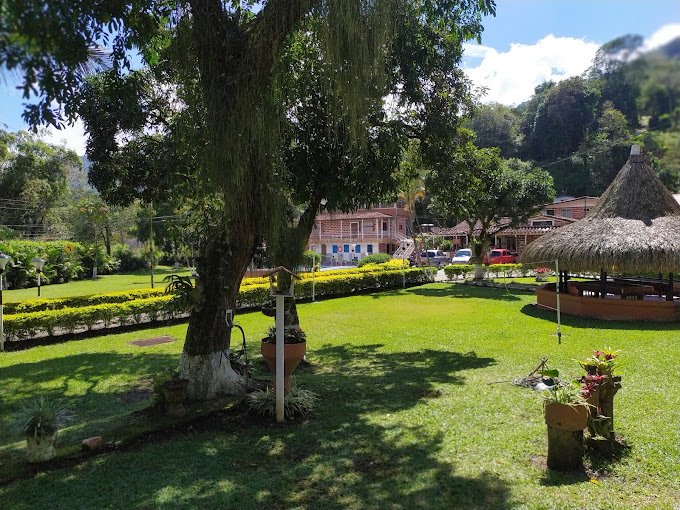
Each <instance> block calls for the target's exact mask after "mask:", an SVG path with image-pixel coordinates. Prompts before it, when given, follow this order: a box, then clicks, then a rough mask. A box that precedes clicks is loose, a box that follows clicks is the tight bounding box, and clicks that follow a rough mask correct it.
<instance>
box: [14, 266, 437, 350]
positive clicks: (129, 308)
mask: <svg viewBox="0 0 680 510" xmlns="http://www.w3.org/2000/svg"><path fill="white" fill-rule="evenodd" d="M434 274H435V273H434V271H433V270H432V269H429V268H411V269H406V270H405V271H400V270H399V271H379V272H373V273H364V274H349V275H348V274H331V275H320V276H319V277H317V278H316V279H315V281H314V282H312V280H311V279H304V280H302V281H301V282H299V283H298V284H297V285H296V286H295V295H296V298H297V299H298V300H300V301H304V300H307V299H311V297H312V285H313V284H314V292H315V295H316V296H318V297H330V296H343V295H349V294H353V293H356V292H363V291H368V290H371V291H373V290H381V289H389V288H395V287H400V286H401V285H402V282H403V280H404V279H405V281H406V284H407V285H419V284H423V283H428V282H431V281H432V280H433V278H434ZM148 290H149V291H151V290H152V289H148ZM138 292H143V291H138ZM160 292H162V291H160ZM111 294H121V295H127V296H129V295H130V294H131V292H127V293H125V292H122V293H111ZM99 296H100V297H101V296H107V295H106V294H101V295H99ZM109 296H110V294H109ZM85 297H90V298H91V297H92V296H85ZM65 299H67V298H65ZM172 299H173V296H172V295H160V296H155V297H146V298H142V299H133V300H128V301H125V302H115V303H103V304H97V305H91V306H80V307H78V308H62V309H46V310H43V311H38V312H30V313H15V314H8V315H6V316H5V334H6V335H7V339H8V340H14V339H18V340H21V339H25V338H30V337H31V336H34V335H35V334H36V333H38V332H46V333H48V334H49V335H54V334H55V332H57V331H58V330H63V331H67V332H74V331H75V330H77V329H80V328H87V329H92V328H93V327H94V326H95V325H96V324H100V323H103V324H104V326H105V327H108V325H109V324H111V323H112V322H113V321H117V322H118V323H119V324H132V323H140V322H141V321H142V320H143V319H144V317H145V316H146V317H147V318H148V319H150V320H151V321H155V320H158V319H167V318H171V317H173V316H174V315H175V314H177V313H181V310H177V309H176V307H174V306H171V305H170V302H171V301H172ZM268 299H269V283H266V284H254V285H248V286H245V287H244V288H241V291H240V292H239V297H238V302H237V307H238V308H239V309H248V308H255V307H260V306H261V305H262V303H263V302H265V301H267V300H268ZM187 311H188V310H187Z"/></svg>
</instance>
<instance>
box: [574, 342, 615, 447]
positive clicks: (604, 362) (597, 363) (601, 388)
mask: <svg viewBox="0 0 680 510" xmlns="http://www.w3.org/2000/svg"><path fill="white" fill-rule="evenodd" d="M578 363H579V365H581V368H583V370H584V371H585V372H586V375H585V376H584V377H583V378H582V379H581V380H582V381H583V382H587V381H590V382H591V383H595V382H596V383H597V395H598V398H597V400H598V402H597V412H593V413H591V417H590V422H589V424H588V429H589V431H590V433H591V434H592V435H593V436H600V437H604V438H606V439H612V438H613V437H614V396H615V395H616V393H617V392H618V391H619V390H620V389H621V376H620V375H617V374H615V371H616V370H617V369H619V367H620V366H621V363H620V361H619V352H618V351H615V350H612V349H610V348H606V349H601V350H595V351H593V354H592V356H590V357H588V358H585V359H582V360H579V361H578Z"/></svg>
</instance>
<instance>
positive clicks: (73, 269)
mask: <svg viewBox="0 0 680 510" xmlns="http://www.w3.org/2000/svg"><path fill="white" fill-rule="evenodd" d="M80 249H82V245H79V244H78V243H71V242H65V241H43V242H36V241H21V240H10V241H2V242H0V251H1V252H3V253H5V254H6V255H9V256H10V257H11V258H12V261H11V263H10V264H8V265H7V267H6V268H5V273H4V274H3V278H4V280H5V281H6V282H7V283H8V287H9V288H13V289H20V288H24V287H30V286H35V285H37V275H36V272H35V270H34V269H33V264H31V260H33V259H34V258H35V257H42V258H43V259H45V261H46V262H45V267H44V268H43V272H42V277H41V280H42V283H43V285H45V284H49V283H53V282H54V283H62V282H68V281H70V280H73V279H76V278H80V277H81V276H82V274H83V266H82V263H81V259H80V257H79V254H78V252H79V250H80Z"/></svg>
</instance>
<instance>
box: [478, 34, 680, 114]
mask: <svg viewBox="0 0 680 510" xmlns="http://www.w3.org/2000/svg"><path fill="white" fill-rule="evenodd" d="M677 37H680V23H672V24H668V25H664V26H662V27H661V28H659V29H658V30H657V31H656V32H654V33H653V34H652V35H651V36H649V37H648V38H647V39H646V40H645V41H644V43H643V46H642V52H646V51H651V50H654V49H656V48H658V47H660V46H663V45H664V44H666V43H668V42H670V41H672V40H673V39H675V38H677ZM600 45H601V44H600V43H595V42H590V41H586V40H584V39H577V38H573V37H555V36H554V35H552V34H550V35H547V36H545V37H544V38H543V39H541V40H540V41H538V42H536V43H535V44H519V43H513V44H512V45H511V46H510V49H509V50H508V51H504V52H500V51H498V50H496V49H494V48H490V47H488V46H482V45H478V44H466V45H465V57H466V59H465V61H467V62H468V64H467V66H466V67H465V72H466V73H467V75H468V76H469V77H470V79H471V80H472V81H473V83H474V84H475V86H477V87H486V88H487V89H488V91H487V95H486V96H484V98H483V101H484V102H498V103H502V104H506V105H517V104H519V103H522V102H524V101H526V100H527V99H529V98H530V97H531V95H532V94H533V93H534V88H535V87H536V85H539V84H540V83H543V82H544V81H548V80H552V81H554V82H559V81H561V80H563V79H565V78H569V77H571V76H578V75H580V74H582V73H583V72H584V71H585V70H586V69H588V68H589V67H590V65H591V63H592V60H593V57H595V53H596V52H597V49H598V48H599V47H600ZM479 59H481V61H479ZM471 61H472V62H478V64H477V65H476V66H473V65H472V64H471V63H470V62H471Z"/></svg>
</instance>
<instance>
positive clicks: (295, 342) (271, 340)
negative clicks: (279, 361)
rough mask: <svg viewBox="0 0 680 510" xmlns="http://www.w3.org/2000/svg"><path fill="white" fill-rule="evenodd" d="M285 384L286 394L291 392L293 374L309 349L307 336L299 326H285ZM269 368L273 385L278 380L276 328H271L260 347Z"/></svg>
mask: <svg viewBox="0 0 680 510" xmlns="http://www.w3.org/2000/svg"><path fill="white" fill-rule="evenodd" d="M283 344H284V349H283V360H284V361H283V385H284V389H285V392H286V394H287V393H289V392H290V389H291V381H292V375H293V372H294V371H295V369H296V368H297V366H298V365H299V364H300V361H302V358H304V356H305V352H306V350H307V337H306V336H305V333H304V331H302V329H301V328H300V327H299V326H295V327H290V328H285V331H284V335H283ZM260 351H261V352H262V357H263V358H264V360H265V362H266V363H267V366H268V367H269V370H270V371H271V372H272V385H273V386H274V385H275V382H276V328H275V327H271V328H269V332H268V334H267V336H266V337H264V338H263V339H262V346H261V348H260Z"/></svg>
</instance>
